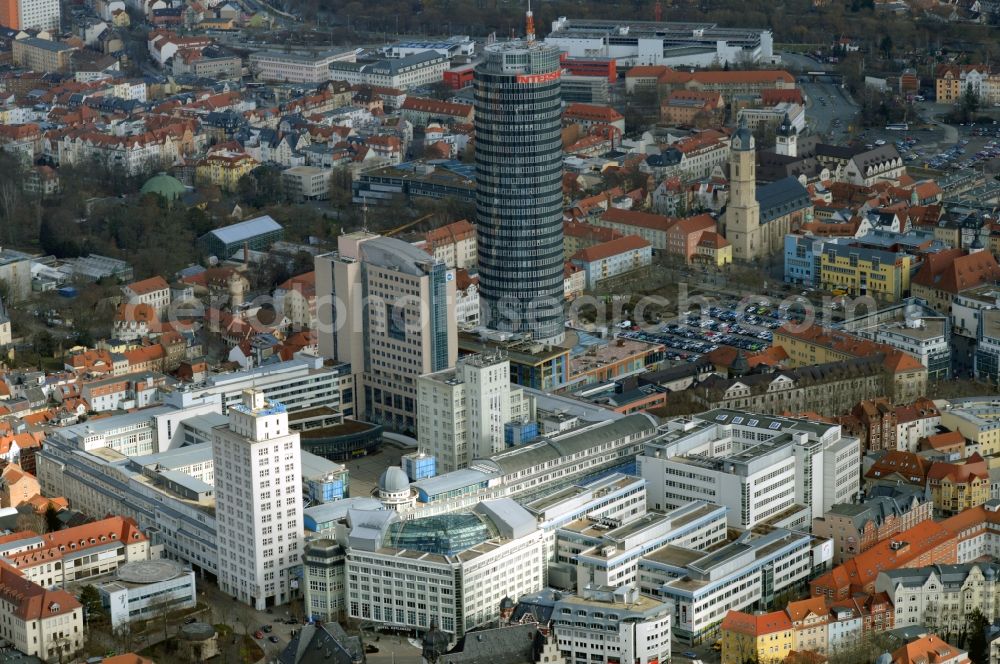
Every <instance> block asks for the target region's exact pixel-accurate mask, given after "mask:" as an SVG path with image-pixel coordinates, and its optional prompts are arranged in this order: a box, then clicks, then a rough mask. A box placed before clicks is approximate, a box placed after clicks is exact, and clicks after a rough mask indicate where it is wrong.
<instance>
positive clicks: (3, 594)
mask: <svg viewBox="0 0 1000 664" xmlns="http://www.w3.org/2000/svg"><path fill="white" fill-rule="evenodd" d="M0 598H2V599H3V600H5V601H7V602H9V603H10V604H12V605H13V607H14V614H15V615H17V617H18V618H20V619H21V620H26V621H32V620H45V619H47V618H51V617H52V616H55V615H66V614H68V613H71V612H72V611H75V610H76V609H79V608H80V602H78V601H77V599H76V598H75V597H73V596H72V595H71V594H69V593H68V592H66V591H65V590H46V589H45V588H43V587H42V586H40V585H38V584H36V583H33V582H31V581H29V580H28V579H26V578H24V577H23V576H21V574H20V572H18V571H17V570H16V569H14V568H13V567H11V566H10V565H8V564H7V563H0Z"/></svg>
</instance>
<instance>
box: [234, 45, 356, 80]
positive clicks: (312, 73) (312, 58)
mask: <svg viewBox="0 0 1000 664" xmlns="http://www.w3.org/2000/svg"><path fill="white" fill-rule="evenodd" d="M356 57H357V56H356V53H355V51H354V50H353V49H348V50H346V51H322V52H319V53H283V52H278V51H257V52H255V53H251V54H250V58H249V61H248V62H249V67H250V72H251V73H252V74H253V76H254V77H255V78H257V79H259V80H262V81H275V82H283V83H323V82H325V81H329V80H330V79H331V78H333V76H331V75H330V65H331V64H333V63H334V62H354V61H355V59H356Z"/></svg>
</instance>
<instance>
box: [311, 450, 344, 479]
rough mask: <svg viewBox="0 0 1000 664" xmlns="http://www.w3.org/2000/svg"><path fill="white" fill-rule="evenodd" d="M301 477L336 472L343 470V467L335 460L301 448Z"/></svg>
mask: <svg viewBox="0 0 1000 664" xmlns="http://www.w3.org/2000/svg"><path fill="white" fill-rule="evenodd" d="M301 458H302V478H303V479H310V478H312V477H320V476H322V475H327V474H329V473H337V472H340V471H342V470H344V467H343V466H342V465H341V464H339V463H336V462H333V461H330V460H329V459H324V458H323V457H321V456H318V455H316V454H313V453H312V452H306V451H305V450H302V452H301Z"/></svg>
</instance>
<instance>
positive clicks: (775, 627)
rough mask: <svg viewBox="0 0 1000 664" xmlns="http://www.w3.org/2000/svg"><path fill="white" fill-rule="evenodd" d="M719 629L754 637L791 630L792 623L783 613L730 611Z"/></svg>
mask: <svg viewBox="0 0 1000 664" xmlns="http://www.w3.org/2000/svg"><path fill="white" fill-rule="evenodd" d="M721 628H722V630H723V631H728V632H737V633H739V634H746V635H748V636H755V637H756V636H762V635H764V634H773V633H775V632H784V631H788V630H791V629H792V621H791V620H790V619H789V617H788V614H786V613H785V612H784V611H771V612H770V613H760V614H753V613H744V612H743V611H730V612H729V613H727V614H726V617H725V618H723V619H722V625H721Z"/></svg>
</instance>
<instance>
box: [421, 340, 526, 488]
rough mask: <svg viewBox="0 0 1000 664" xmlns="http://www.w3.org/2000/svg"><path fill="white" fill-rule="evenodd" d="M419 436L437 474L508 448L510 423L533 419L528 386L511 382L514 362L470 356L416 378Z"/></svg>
mask: <svg viewBox="0 0 1000 664" xmlns="http://www.w3.org/2000/svg"><path fill="white" fill-rule="evenodd" d="M417 385H418V388H417V389H418V392H417V424H418V426H417V432H418V433H417V440H418V441H419V444H420V449H421V451H423V452H425V453H426V454H430V455H433V456H434V457H436V458H437V470H438V472H439V473H447V472H451V471H453V470H458V469H459V468H465V467H466V466H468V465H469V464H470V463H471V462H472V460H473V459H485V458H488V457H490V456H492V455H494V454H496V453H498V452H501V451H502V450H503V449H504V446H505V442H504V426H505V425H506V424H507V423H508V422H525V421H528V420H533V419H534V417H533V416H532V414H531V412H530V411H531V404H530V401H529V399H528V398H527V396H526V395H525V394H524V390H522V389H521V388H520V387H516V386H512V385H511V383H510V361H509V360H507V358H506V357H505V356H504V355H503V354H502V352H497V353H496V354H494V355H470V356H466V357H464V358H462V360H461V361H459V362H458V364H457V365H456V367H455V368H454V369H446V370H445V371H439V372H437V373H432V374H427V375H426V376H421V377H420V379H419V380H418V381H417Z"/></svg>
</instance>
